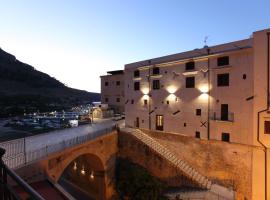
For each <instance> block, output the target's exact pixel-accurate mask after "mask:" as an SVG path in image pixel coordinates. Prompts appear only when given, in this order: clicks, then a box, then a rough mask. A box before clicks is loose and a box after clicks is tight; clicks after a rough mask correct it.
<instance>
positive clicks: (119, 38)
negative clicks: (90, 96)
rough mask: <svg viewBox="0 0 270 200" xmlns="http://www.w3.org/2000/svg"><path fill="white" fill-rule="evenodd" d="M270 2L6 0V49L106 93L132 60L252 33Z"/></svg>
mask: <svg viewBox="0 0 270 200" xmlns="http://www.w3.org/2000/svg"><path fill="white" fill-rule="evenodd" d="M269 8H270V0H106V1H105V0H46V1H44V0H23V1H22V0H17V1H16V0H0V48H2V49H3V50H5V51H7V52H9V53H11V54H13V55H15V56H16V57H17V59H18V60H20V61H22V62H25V63H28V64H30V65H32V66H33V67H35V68H36V69H37V70H39V71H42V72H45V73H47V74H49V75H51V76H52V77H55V78H56V79H58V80H60V81H61V82H63V83H64V84H66V85H67V86H69V87H73V88H77V89H82V90H86V91H90V92H100V78H99V77H100V76H101V75H105V74H106V72H107V71H111V70H118V69H123V68H124V65H125V64H128V63H132V62H136V61H140V60H145V59H150V58H155V57H160V56H165V55H169V54H174V53H179V52H182V51H186V50H192V49H195V48H201V47H203V46H204V38H205V37H206V36H208V40H207V44H208V45H209V46H211V45H215V44H221V43H226V42H231V41H235V40H240V39H245V38H249V37H250V36H251V35H252V32H254V31H257V30H261V29H266V28H270V14H269Z"/></svg>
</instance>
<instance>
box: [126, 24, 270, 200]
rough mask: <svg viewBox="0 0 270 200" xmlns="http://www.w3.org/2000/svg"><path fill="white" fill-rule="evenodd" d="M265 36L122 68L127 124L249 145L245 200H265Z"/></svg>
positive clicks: (268, 183)
mask: <svg viewBox="0 0 270 200" xmlns="http://www.w3.org/2000/svg"><path fill="white" fill-rule="evenodd" d="M269 38H270V29H266V30H262V31H257V32H254V33H253V34H252V37H250V38H248V39H245V40H241V41H235V42H231V43H226V44H221V45H217V46H211V47H208V46H205V47H204V48H201V49H195V50H192V51H188V52H183V53H179V54H174V55H169V56H164V57H159V58H154V59H150V60H145V61H139V62H136V63H131V64H127V65H125V96H126V98H125V113H126V126H129V127H138V128H141V129H147V130H153V131H158V132H161V133H162V132H167V133H173V134H179V135H183V136H189V137H194V138H200V139H203V140H210V141H211V140H214V141H223V142H229V143H231V144H240V145H247V146H249V147H252V148H253V150H252V151H253V152H252V158H251V159H252V167H251V168H252V170H251V171H252V172H251V174H252V175H251V177H252V181H251V182H252V185H251V188H252V189H251V190H252V191H251V193H252V199H270V152H269V147H270V110H269V84H270V80H269V76H270V74H269V73H270V64H269V63H270V58H269V57H270V55H269V54H270V53H269V49H270V39H269Z"/></svg>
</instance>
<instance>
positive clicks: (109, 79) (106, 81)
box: [100, 70, 125, 113]
mask: <svg viewBox="0 0 270 200" xmlns="http://www.w3.org/2000/svg"><path fill="white" fill-rule="evenodd" d="M100 78H101V103H102V104H108V105H109V107H110V108H112V109H113V110H114V112H115V113H122V112H124V110H125V91H124V84H125V81H124V70H117V71H109V72H107V75H104V76H100Z"/></svg>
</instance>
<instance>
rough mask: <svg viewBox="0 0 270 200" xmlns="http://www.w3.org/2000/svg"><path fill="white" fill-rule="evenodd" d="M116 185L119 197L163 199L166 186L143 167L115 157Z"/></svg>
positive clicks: (145, 199) (136, 199)
mask: <svg viewBox="0 0 270 200" xmlns="http://www.w3.org/2000/svg"><path fill="white" fill-rule="evenodd" d="M116 187H117V190H118V193H119V196H120V198H121V199H124V198H127V199H130V200H149V199H151V200H164V199H166V198H165V197H163V195H162V193H163V192H164V190H165V189H166V188H167V186H166V185H165V184H164V183H163V182H161V181H160V180H158V179H157V178H155V177H153V176H151V175H150V174H149V173H148V172H147V171H146V170H145V169H144V168H142V167H140V166H139V165H136V164H134V163H131V162H130V161H129V160H126V159H117V166H116Z"/></svg>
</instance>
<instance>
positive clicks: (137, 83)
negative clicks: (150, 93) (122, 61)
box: [134, 82, 140, 90]
mask: <svg viewBox="0 0 270 200" xmlns="http://www.w3.org/2000/svg"><path fill="white" fill-rule="evenodd" d="M134 90H140V82H134Z"/></svg>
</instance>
